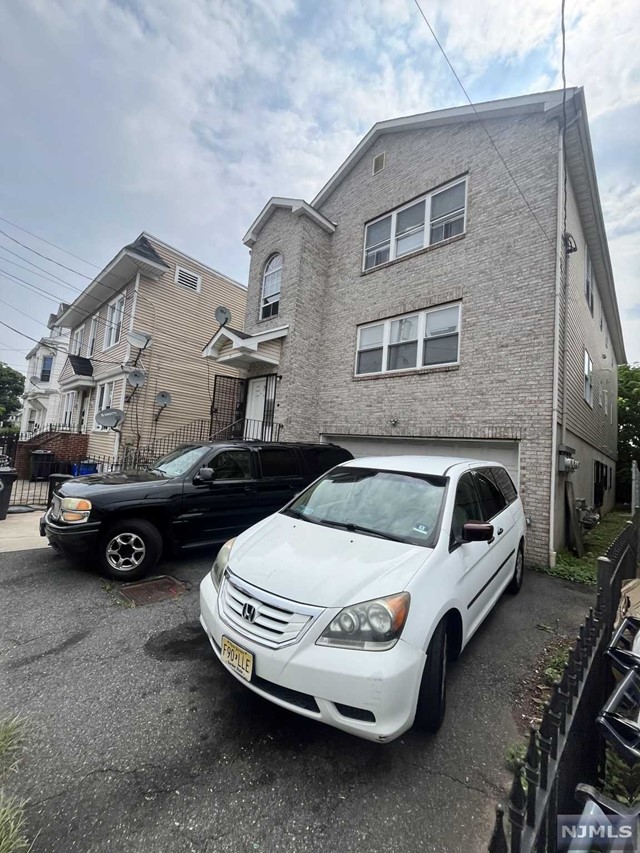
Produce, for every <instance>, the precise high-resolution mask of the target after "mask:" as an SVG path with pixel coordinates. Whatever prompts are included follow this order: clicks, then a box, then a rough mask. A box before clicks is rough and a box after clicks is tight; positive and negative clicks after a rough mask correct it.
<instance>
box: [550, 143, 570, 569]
mask: <svg viewBox="0 0 640 853" xmlns="http://www.w3.org/2000/svg"><path fill="white" fill-rule="evenodd" d="M563 187H564V151H563V144H562V133H560V134H558V198H557V205H556V207H557V211H556V247H557V250H556V282H555V302H554V317H553V329H554V342H553V391H552V393H553V398H552V411H551V489H550V500H549V565H550V566H551V567H552V568H553V567H554V566H555V564H556V551H555V524H556V518H555V516H556V488H557V478H558V404H559V399H558V394H559V390H560V388H559V385H560V382H559V379H560V377H559V367H560V315H561V310H562V295H563V292H564V294H565V304H564V309H565V310H564V318H565V322H564V324H563V334H562V359H563V365H564V373H563V377H562V441H563V443H564V429H565V427H564V401H565V393H564V392H565V379H566V334H567V331H566V288H565V286H564V284H565V276H564V275H563V273H564V269H566V258H567V256H566V252H565V246H564V234H563V228H564V192H563Z"/></svg>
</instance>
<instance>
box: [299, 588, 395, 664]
mask: <svg viewBox="0 0 640 853" xmlns="http://www.w3.org/2000/svg"><path fill="white" fill-rule="evenodd" d="M410 602H411V596H410V595H409V593H408V592H400V593H398V594H397V595H388V596H386V598H375V599H373V600H372V601H363V602H362V603H361V604H352V605H351V606H350V607H345V608H343V609H342V610H341V611H340V613H338V615H337V616H334V618H333V619H332V620H331V622H330V623H329V625H328V626H327V627H326V628H325V630H324V631H323V632H322V634H321V635H320V637H319V638H318V640H317V641H316V644H317V645H319V646H335V647H338V648H341V649H364V650H365V651H370V652H383V651H386V650H387V649H391V648H393V646H395V644H396V643H397V642H398V640H399V639H400V634H402V629H403V628H404V624H405V622H406V621H407V616H408V615H409V603H410Z"/></svg>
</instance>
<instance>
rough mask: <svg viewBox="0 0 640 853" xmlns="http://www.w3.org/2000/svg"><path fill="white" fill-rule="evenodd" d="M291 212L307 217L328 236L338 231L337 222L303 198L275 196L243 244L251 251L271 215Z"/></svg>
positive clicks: (265, 207) (263, 209) (262, 211)
mask: <svg viewBox="0 0 640 853" xmlns="http://www.w3.org/2000/svg"><path fill="white" fill-rule="evenodd" d="M279 209H281V210H290V211H291V213H292V214H293V216H307V217H308V218H309V219H311V221H312V222H315V223H316V225H318V226H319V227H320V228H322V229H323V230H324V231H326V232H327V233H328V234H333V233H334V231H335V230H336V224H335V222H331V220H330V219H327V217H326V216H323V215H322V214H321V213H320V211H318V210H316V209H315V208H314V207H313V205H311V204H309V203H308V202H306V201H305V200H304V199H302V198H281V197H280V196H274V197H273V198H270V199H269V201H268V202H267V203H266V204H265V206H264V207H263V208H262V210H261V211H260V213H259V214H258V216H257V218H256V219H255V220H254V222H253V224H252V225H251V227H250V228H249V230H248V231H247V233H246V234H245V235H244V237H243V238H242V242H243V243H244V244H245V246H248V247H249V248H250V249H251V248H252V247H253V245H254V244H255V242H256V240H257V239H258V235H259V234H260V231H261V230H262V228H263V227H264V226H265V225H266V223H267V221H268V219H269V218H270V216H271V214H272V213H274V212H275V211H276V210H279Z"/></svg>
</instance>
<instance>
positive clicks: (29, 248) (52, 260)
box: [0, 228, 94, 281]
mask: <svg viewBox="0 0 640 853" xmlns="http://www.w3.org/2000/svg"><path fill="white" fill-rule="evenodd" d="M0 234H4V236H5V237H7V238H8V239H9V240H11V241H12V242H14V243H17V244H18V246H22V248H23V249H28V250H29V251H30V252H33V253H34V255H38V256H39V257H41V258H45V260H47V261H50V262H51V263H52V264H56V265H57V266H59V267H62V269H63V270H68V271H69V272H72V273H74V275H79V276H82V278H88V279H89V280H90V281H91V280H93V278H94V276H91V275H87V274H86V273H83V272H78V270H74V269H73V267H68V266H67V265H66V264H62V263H60V261H56V260H54V258H50V257H49V256H48V255H43V254H42V252H39V251H38V250H37V249H32V248H31V246H27V244H26V243H22V242H21V241H20V240H18V239H16V238H15V237H12V236H11V234H7V232H6V231H3V230H2V228H0Z"/></svg>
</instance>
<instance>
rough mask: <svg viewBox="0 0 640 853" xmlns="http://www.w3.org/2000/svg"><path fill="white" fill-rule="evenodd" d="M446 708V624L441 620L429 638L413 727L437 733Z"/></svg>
mask: <svg viewBox="0 0 640 853" xmlns="http://www.w3.org/2000/svg"><path fill="white" fill-rule="evenodd" d="M446 707H447V623H446V621H445V620H444V619H443V620H442V621H441V622H440V623H439V625H438V627H437V628H436V630H435V631H434V633H433V636H432V637H431V642H430V643H429V648H428V649H427V659H426V661H425V664H424V670H423V673H422V681H421V682H420V692H419V693H418V706H417V708H416V716H415V725H416V726H417V727H418V728H420V729H425V730H426V731H428V732H437V731H438V729H439V728H440V726H441V725H442V721H443V720H444V715H445V711H446Z"/></svg>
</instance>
